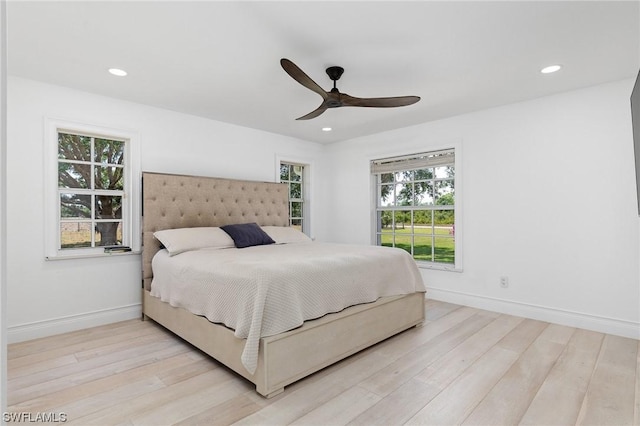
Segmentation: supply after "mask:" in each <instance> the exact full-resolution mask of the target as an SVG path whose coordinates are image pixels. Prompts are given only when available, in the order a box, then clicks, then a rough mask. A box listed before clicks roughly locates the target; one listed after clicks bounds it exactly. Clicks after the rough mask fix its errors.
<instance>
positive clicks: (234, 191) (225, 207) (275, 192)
mask: <svg viewBox="0 0 640 426" xmlns="http://www.w3.org/2000/svg"><path fill="white" fill-rule="evenodd" d="M248 222H256V223H257V224H258V225H273V226H287V225H288V224H289V192H288V189H287V184H285V183H272V182H254V181H246V180H231V179H220V178H211V177H199V176H184V175H172V174H162V173H150V172H143V173H142V245H143V247H142V280H143V286H144V288H145V289H147V290H150V288H151V278H152V277H153V273H152V271H151V259H152V258H153V255H155V254H156V253H157V252H158V250H160V242H159V241H158V240H156V239H155V238H154V236H153V233H154V232H156V231H160V230H162V229H173V228H193V227H197V226H224V225H230V224H234V223H248Z"/></svg>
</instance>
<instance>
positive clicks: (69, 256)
mask: <svg viewBox="0 0 640 426" xmlns="http://www.w3.org/2000/svg"><path fill="white" fill-rule="evenodd" d="M141 253H142V252H140V251H128V252H124V253H102V252H100V253H87V254H66V255H65V254H63V255H56V256H45V258H44V259H45V260H77V259H97V258H104V257H119V256H131V255H139V254H141Z"/></svg>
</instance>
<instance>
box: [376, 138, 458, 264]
mask: <svg viewBox="0 0 640 426" xmlns="http://www.w3.org/2000/svg"><path fill="white" fill-rule="evenodd" d="M371 172H372V174H373V176H374V177H375V182H376V186H375V187H376V191H375V193H376V196H375V197H376V201H375V211H376V221H375V224H376V228H375V240H376V243H377V245H382V246H390V247H399V248H402V249H403V250H406V251H407V252H409V253H410V254H411V255H412V256H413V258H414V259H415V260H416V261H418V262H429V264H431V265H440V266H442V267H443V268H445V269H451V268H454V267H455V265H456V263H457V262H456V223H455V222H456V203H455V199H456V191H455V189H456V168H455V150H454V149H446V150H439V151H433V152H425V153H420V154H414V155H408V156H403V157H394V158H386V159H380V160H374V161H372V162H371Z"/></svg>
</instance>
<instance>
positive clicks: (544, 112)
mask: <svg viewBox="0 0 640 426" xmlns="http://www.w3.org/2000/svg"><path fill="white" fill-rule="evenodd" d="M632 84H633V81H631V80H629V81H621V82H615V83H610V84H606V85H601V86H597V87H592V88H588V89H584V90H579V91H574V92H568V93H564V94H560V95H556V96H551V97H546V98H540V99H537V100H533V101H529V102H523V103H519V104H514V105H509V106H505V107H500V108H494V109H490V110H485V111H481V112H477V113H472V114H467V115H464V116H459V117H454V118H450V119H446V120H440V121H437V122H431V123H426V124H422V125H418V126H413V127H409V128H405V129H401V130H396V131H393V132H388V133H383V134H378V135H374V136H368V137H363V138H359V139H355V140H351V141H347V142H343V143H338V144H333V145H330V146H322V145H318V144H314V143H310V142H306V141H300V140H296V139H291V138H287V137H283V136H279V135H275V134H270V133H266V132H261V131H257V130H252V129H247V128H243V127H238V126H233V125H229V124H224V123H220V122H215V121H211V120H206V119H202V118H198V117H193V116H188V115H184V114H178V113H175V112H171V111H166V110H161V109H156V108H151V107H147V106H142V105H137V104H133V103H129V102H124V101H120V100H115V99H110V98H106V97H101V96H96V95H92V94H88V93H83V92H78V91H74V90H70V89H66V88H63V87H58V86H51V85H46V84H42V83H39V82H34V81H30V80H24V79H19V78H10V79H9V87H8V100H9V110H8V114H9V116H8V147H7V150H8V154H7V155H8V158H9V159H10V161H9V164H8V167H7V182H8V195H7V210H8V212H7V221H8V232H7V236H6V238H7V244H8V253H7V262H8V267H7V283H8V289H7V300H8V309H7V323H8V325H9V340H10V341H18V340H22V339H27V338H33V337H38V336H43V335H49V334H54V333H58V332H63V331H67V330H72V329H75V328H80V327H86V326H90V325H94V324H100V323H106V322H111V321H116V320H120V319H125V318H133V317H136V316H137V315H138V314H139V312H140V307H139V302H140V259H139V256H136V255H132V256H123V257H116V258H106V259H84V260H61V261H45V260H44V247H43V242H44V237H43V232H44V218H43V213H42V212H43V208H44V206H43V198H44V197H43V171H42V165H43V161H44V159H43V143H44V142H43V128H44V122H43V121H44V118H45V117H52V118H59V119H68V120H72V121H80V122H86V123H87V124H94V125H100V126H105V127H115V128H124V129H132V130H135V131H137V132H138V133H139V134H140V138H141V156H142V158H141V162H142V164H141V168H142V170H148V171H162V172H171V173H185V174H201V175H210V176H223V177H231V178H242V179H255V180H268V181H273V180H274V179H275V158H276V157H277V156H280V157H282V158H296V159H308V161H309V162H312V163H313V169H312V176H311V179H312V181H313V182H314V184H313V192H312V199H311V205H312V211H311V218H312V230H311V233H312V234H313V235H315V236H316V237H317V239H318V240H320V241H337V242H353V243H365V244H368V243H369V242H370V238H371V236H370V228H371V215H370V198H369V197H370V179H369V164H368V160H369V159H372V158H379V157H384V156H387V155H396V154H402V153H412V152H418V151H422V150H426V149H429V148H430V147H436V146H442V145H443V144H447V143H448V142H451V141H455V142H458V143H459V144H460V146H461V152H462V157H463V164H462V170H461V172H462V184H463V194H462V198H463V199H462V206H463V220H462V228H463V232H464V240H463V242H462V250H463V254H464V264H463V272H461V273H457V272H443V271H433V270H423V276H424V278H425V282H426V283H427V285H428V287H429V296H430V297H433V298H439V299H443V300H449V301H452V302H456V303H463V304H468V305H472V306H479V307H482V308H487V309H493V310H496V311H503V312H509V313H514V314H518V315H523V316H528V317H533V318H540V319H544V320H549V321H554V322H559V323H565V324H570V325H576V326H581V327H585V328H591V329H598V330H601V331H607V332H611V333H615V334H621V335H633V336H635V337H640V336H638V328H639V313H638V311H639V309H638V306H639V305H638V304H639V303H640V292H639V287H640V286H639V281H640V266H639V263H640V262H639V257H640V249H639V245H640V242H639V240H640V229H639V225H640V221H639V220H638V217H637V206H636V201H635V182H634V169H633V151H632V149H633V147H632V141H631V127H630V125H631V124H630V110H629V94H630V90H631V86H632ZM241 158H243V159H242V160H240V159H241ZM502 275H507V276H508V277H509V279H510V287H509V288H508V289H502V288H500V286H499V283H498V281H499V277H500V276H502Z"/></svg>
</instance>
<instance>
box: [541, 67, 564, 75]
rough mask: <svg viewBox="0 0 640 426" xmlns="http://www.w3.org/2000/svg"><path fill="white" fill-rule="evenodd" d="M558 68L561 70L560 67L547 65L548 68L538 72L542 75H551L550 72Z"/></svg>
mask: <svg viewBox="0 0 640 426" xmlns="http://www.w3.org/2000/svg"><path fill="white" fill-rule="evenodd" d="M560 68H562V66H561V65H549V66H548V67H544V68H542V69H541V70H540V72H541V73H542V74H551V73H552V72H556V71H558V70H559V69H560Z"/></svg>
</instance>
